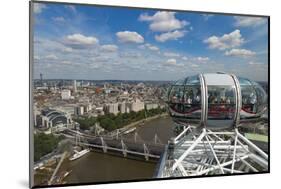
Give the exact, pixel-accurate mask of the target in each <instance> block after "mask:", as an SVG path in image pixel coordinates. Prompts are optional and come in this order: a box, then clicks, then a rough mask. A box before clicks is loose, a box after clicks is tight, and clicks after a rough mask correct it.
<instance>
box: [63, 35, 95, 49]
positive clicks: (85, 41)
mask: <svg viewBox="0 0 281 189" xmlns="http://www.w3.org/2000/svg"><path fill="white" fill-rule="evenodd" d="M63 43H64V44H65V45H67V46H70V47H72V48H77V49H83V48H88V47H91V46H93V45H96V44H98V43H99V40H98V39H97V38H95V37H90V36H89V37H88V36H84V35H82V34H73V35H68V36H66V37H65V39H64V41H63Z"/></svg>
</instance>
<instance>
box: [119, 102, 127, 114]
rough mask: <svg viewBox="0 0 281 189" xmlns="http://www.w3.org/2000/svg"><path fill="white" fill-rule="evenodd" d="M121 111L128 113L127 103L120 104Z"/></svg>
mask: <svg viewBox="0 0 281 189" xmlns="http://www.w3.org/2000/svg"><path fill="white" fill-rule="evenodd" d="M119 111H120V113H122V114H123V113H125V112H126V102H121V103H120V104H119Z"/></svg>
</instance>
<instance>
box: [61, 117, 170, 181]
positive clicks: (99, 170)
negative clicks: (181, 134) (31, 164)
mask: <svg viewBox="0 0 281 189" xmlns="http://www.w3.org/2000/svg"><path fill="white" fill-rule="evenodd" d="M172 129H173V122H172V120H171V118H170V117H165V118H157V119H154V120H151V121H148V122H146V123H144V125H142V126H138V127H137V129H136V132H137V133H138V135H139V136H140V137H141V138H142V139H143V140H144V141H149V142H152V141H153V139H154V136H155V134H157V136H158V138H159V139H160V140H161V142H162V143H163V144H167V142H168V140H169V139H170V138H171V137H172V136H173V130H172ZM156 165H157V162H148V161H145V160H143V161H142V160H134V159H129V158H124V157H121V156H115V155H109V154H104V153H100V152H90V153H88V154H86V155H85V156H83V157H82V158H80V159H78V160H75V161H69V160H66V161H65V162H64V163H63V165H62V167H61V168H60V170H64V171H71V172H70V174H69V175H68V176H67V177H66V178H65V181H66V182H67V184H74V183H89V182H91V183H95V182H107V181H122V180H126V181H127V180H138V179H149V178H152V177H153V174H154V171H155V168H156Z"/></svg>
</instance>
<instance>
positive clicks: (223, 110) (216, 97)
mask: <svg viewBox="0 0 281 189" xmlns="http://www.w3.org/2000/svg"><path fill="white" fill-rule="evenodd" d="M234 114H235V88H234V86H208V119H209V120H210V119H221V120H232V119H233V118H234Z"/></svg>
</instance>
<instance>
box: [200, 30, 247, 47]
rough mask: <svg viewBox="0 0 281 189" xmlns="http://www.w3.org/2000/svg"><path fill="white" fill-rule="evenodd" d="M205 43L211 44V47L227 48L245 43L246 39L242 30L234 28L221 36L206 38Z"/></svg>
mask: <svg viewBox="0 0 281 189" xmlns="http://www.w3.org/2000/svg"><path fill="white" fill-rule="evenodd" d="M204 43H207V44H208V45H209V48H211V49H219V50H225V49H229V48H233V47H237V46H240V45H242V44H243V43H244V39H243V38H242V35H241V34H240V30H234V31H233V32H231V33H229V34H224V35H223V36H221V37H217V36H211V37H209V38H208V39H205V40H204Z"/></svg>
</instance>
